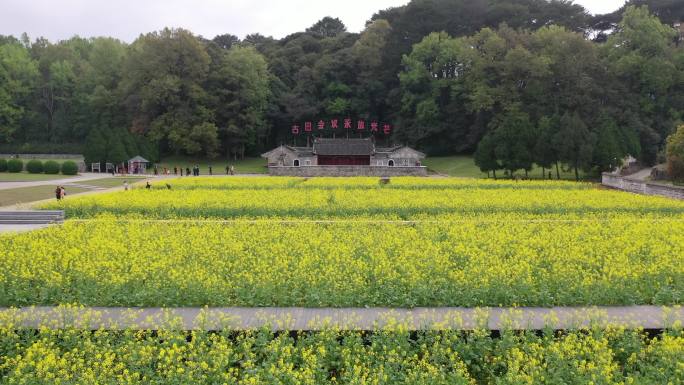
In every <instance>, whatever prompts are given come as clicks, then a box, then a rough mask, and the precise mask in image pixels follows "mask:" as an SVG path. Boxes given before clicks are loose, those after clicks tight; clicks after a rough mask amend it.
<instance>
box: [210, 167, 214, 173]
mask: <svg viewBox="0 0 684 385" xmlns="http://www.w3.org/2000/svg"><path fill="white" fill-rule="evenodd" d="M209 175H214V173H213V172H212V171H211V166H209Z"/></svg>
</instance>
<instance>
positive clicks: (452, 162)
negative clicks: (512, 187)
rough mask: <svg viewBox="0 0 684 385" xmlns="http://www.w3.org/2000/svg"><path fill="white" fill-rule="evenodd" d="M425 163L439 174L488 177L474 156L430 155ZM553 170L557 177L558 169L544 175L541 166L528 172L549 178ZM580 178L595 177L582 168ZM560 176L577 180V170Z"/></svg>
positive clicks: (561, 173) (538, 176)
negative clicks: (476, 162)
mask: <svg viewBox="0 0 684 385" xmlns="http://www.w3.org/2000/svg"><path fill="white" fill-rule="evenodd" d="M422 163H423V165H425V166H427V167H428V169H429V170H430V171H432V172H436V173H439V174H445V175H449V176H457V177H464V178H486V177H487V174H486V173H483V172H481V171H480V169H479V168H478V167H477V166H476V165H475V161H474V160H473V157H472V156H468V155H453V156H443V157H429V158H426V159H424V160H423V162H422ZM549 171H551V176H552V177H553V179H556V170H555V169H553V170H549V169H546V170H545V175H544V176H542V169H541V167H537V166H534V168H532V170H531V171H530V172H528V177H529V178H530V179H542V178H544V179H547V178H548V175H549ZM579 174H580V179H587V178H590V179H591V178H593V177H594V176H592V175H587V174H586V173H584V172H583V171H581V170H580V172H579ZM515 175H517V176H521V177H524V176H525V171H523V170H519V171H517V172H516V173H515ZM496 176H497V177H499V178H508V176H505V175H504V172H503V171H497V173H496ZM560 178H561V179H566V180H575V172H574V171H573V170H563V169H562V167H561V169H560Z"/></svg>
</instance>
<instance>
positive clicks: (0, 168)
mask: <svg viewBox="0 0 684 385" xmlns="http://www.w3.org/2000/svg"><path fill="white" fill-rule="evenodd" d="M5 171H7V159H0V172H5Z"/></svg>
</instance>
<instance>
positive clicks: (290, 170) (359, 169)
mask: <svg viewBox="0 0 684 385" xmlns="http://www.w3.org/2000/svg"><path fill="white" fill-rule="evenodd" d="M268 173H269V174H270V175H276V176H301V177H314V176H379V177H383V176H427V167H425V166H420V167H415V166H414V167H402V166H395V167H387V166H301V167H290V166H276V167H269V168H268Z"/></svg>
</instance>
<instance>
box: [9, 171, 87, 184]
mask: <svg viewBox="0 0 684 385" xmlns="http://www.w3.org/2000/svg"><path fill="white" fill-rule="evenodd" d="M73 177H74V176H73V175H62V174H57V175H48V174H29V173H28V172H17V173H13V172H0V182H36V181H41V180H55V179H66V178H73Z"/></svg>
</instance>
